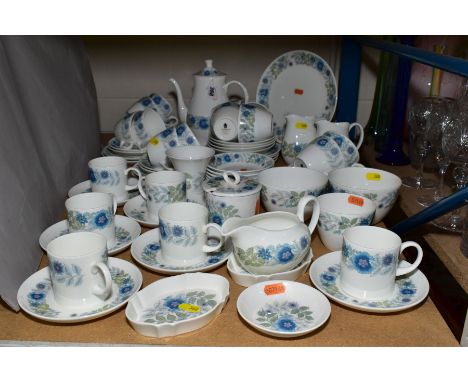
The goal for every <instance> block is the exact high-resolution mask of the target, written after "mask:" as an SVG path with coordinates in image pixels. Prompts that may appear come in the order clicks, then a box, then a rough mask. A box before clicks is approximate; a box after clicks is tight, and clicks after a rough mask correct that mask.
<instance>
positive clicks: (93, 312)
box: [17, 257, 143, 323]
mask: <svg viewBox="0 0 468 382" xmlns="http://www.w3.org/2000/svg"><path fill="white" fill-rule="evenodd" d="M109 270H110V273H111V276H112V281H113V285H112V295H111V297H110V298H108V299H107V300H106V301H103V302H102V303H101V304H100V305H98V306H96V305H94V306H91V307H90V306H85V307H81V308H71V307H70V308H69V307H66V306H62V305H60V304H58V303H57V302H56V301H55V298H54V292H53V290H52V284H51V282H50V276H49V268H47V267H45V268H42V269H41V270H39V271H37V272H36V273H34V274H33V275H32V276H30V277H29V278H28V279H27V280H26V281H24V282H23V284H22V285H21V287H20V288H19V290H18V295H17V299H18V303H19V305H20V307H21V309H23V310H24V311H25V312H26V313H28V314H29V315H31V316H33V317H36V318H38V319H40V320H44V321H51V322H60V323H73V322H82V321H88V320H92V319H95V318H98V317H102V316H105V315H108V314H109V313H111V312H113V311H115V310H117V309H119V308H120V307H121V306H122V305H124V304H125V303H126V302H127V301H128V299H129V298H130V297H132V296H133V295H134V294H135V293H136V292H138V290H139V289H140V287H141V283H142V281H143V276H142V274H141V272H140V270H139V269H138V268H137V267H136V266H135V265H133V264H132V263H130V262H128V261H125V260H121V259H116V258H112V257H111V258H109Z"/></svg>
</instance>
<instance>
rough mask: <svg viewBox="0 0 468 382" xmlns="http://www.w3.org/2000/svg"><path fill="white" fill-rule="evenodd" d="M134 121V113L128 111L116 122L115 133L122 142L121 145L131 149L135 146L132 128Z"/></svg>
mask: <svg viewBox="0 0 468 382" xmlns="http://www.w3.org/2000/svg"><path fill="white" fill-rule="evenodd" d="M132 123H133V113H130V114H129V113H127V114H125V116H124V117H123V118H122V119H121V120H120V121H119V122H117V123H116V124H115V126H114V135H115V137H116V138H117V139H118V140H119V142H120V147H122V148H127V149H131V148H132V147H133V141H132V135H131V133H130V132H131V129H132Z"/></svg>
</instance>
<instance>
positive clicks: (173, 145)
mask: <svg viewBox="0 0 468 382" xmlns="http://www.w3.org/2000/svg"><path fill="white" fill-rule="evenodd" d="M169 146H170V147H176V146H177V142H176V141H174V140H172V141H170V142H169Z"/></svg>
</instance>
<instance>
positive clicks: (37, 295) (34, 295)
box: [28, 292, 46, 302]
mask: <svg viewBox="0 0 468 382" xmlns="http://www.w3.org/2000/svg"><path fill="white" fill-rule="evenodd" d="M45 296H46V295H45V293H43V292H31V293H29V294H28V298H29V299H30V300H33V301H35V302H39V301H41V300H44V298H45Z"/></svg>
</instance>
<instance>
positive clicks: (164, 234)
mask: <svg viewBox="0 0 468 382" xmlns="http://www.w3.org/2000/svg"><path fill="white" fill-rule="evenodd" d="M159 233H160V234H161V239H165V238H167V227H166V225H165V224H164V223H162V222H161V223H160V224H159Z"/></svg>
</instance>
